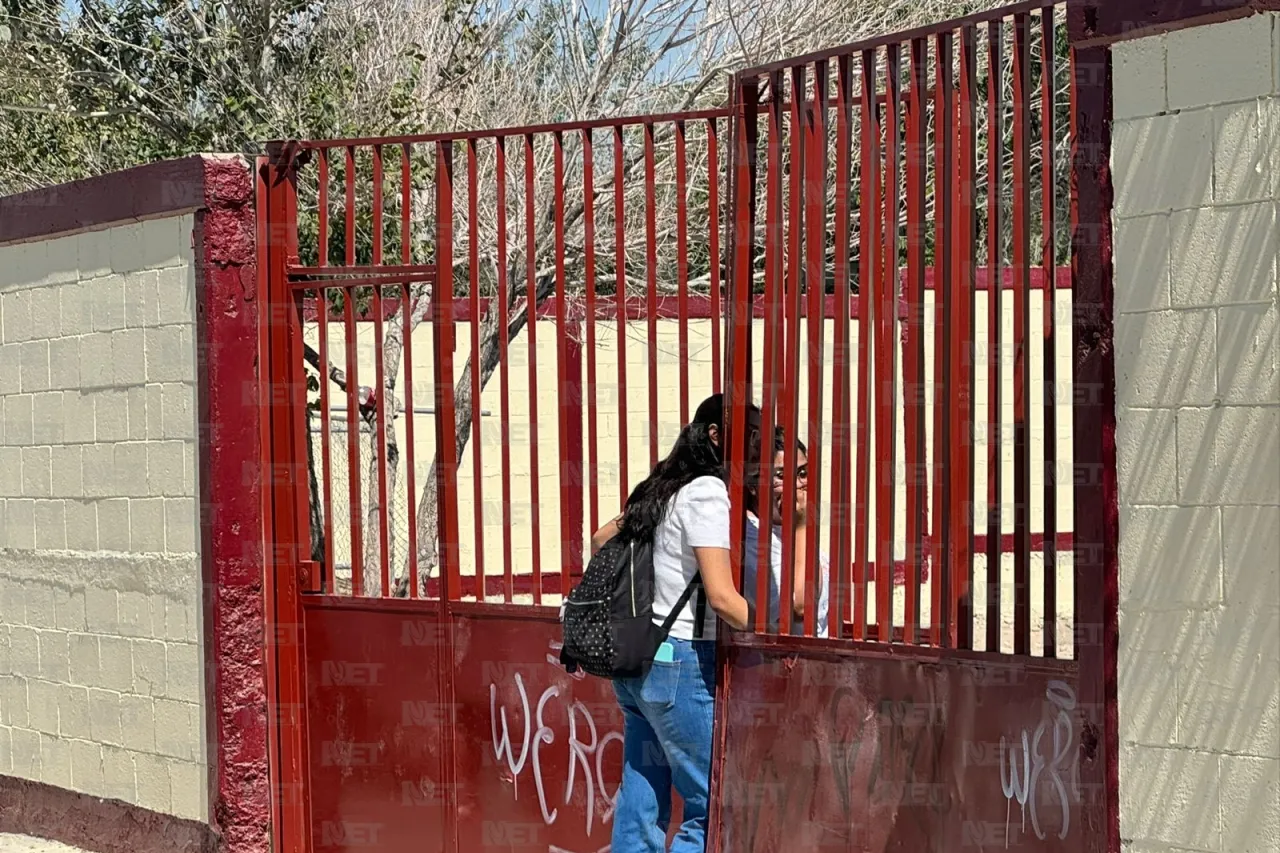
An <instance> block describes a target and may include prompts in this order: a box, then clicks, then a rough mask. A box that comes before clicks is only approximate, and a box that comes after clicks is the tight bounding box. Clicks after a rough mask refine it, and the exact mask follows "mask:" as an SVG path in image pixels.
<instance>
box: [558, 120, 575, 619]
mask: <svg viewBox="0 0 1280 853" xmlns="http://www.w3.org/2000/svg"><path fill="white" fill-rule="evenodd" d="M551 145H552V169H553V175H552V177H553V180H554V183H553V185H552V192H553V193H554V197H553V201H552V206H553V208H554V210H555V216H554V219H555V247H554V249H555V258H556V261H555V263H556V403H557V405H556V412H557V416H556V423H557V426H558V429H557V431H556V432H557V434H558V438H559V450H560V454H559V457H560V458H559V463H560V464H559V466H558V475H559V481H560V594H561V595H562V596H565V597H568V595H569V591H570V589H571V588H572V586H571V581H570V578H569V568H570V564H571V563H573V562H574V557H573V551H574V548H573V545H572V543H573V541H574V539H575V538H579V537H580V536H581V530H579V537H575V536H574V535H573V520H572V513H571V512H570V511H569V507H570V504H571V502H572V500H573V495H572V488H573V486H572V482H571V481H572V479H573V474H574V472H573V471H571V470H570V466H569V409H570V394H571V392H572V391H573V390H574V389H571V388H570V387H569V353H568V351H567V349H566V343H565V342H566V340H567V339H568V333H569V329H568V326H567V317H566V316H565V310H566V308H567V307H568V306H567V305H566V294H565V268H564V258H565V246H564V136H563V134H561V133H560V132H559V131H557V132H555V133H553V134H551ZM579 556H580V555H579Z"/></svg>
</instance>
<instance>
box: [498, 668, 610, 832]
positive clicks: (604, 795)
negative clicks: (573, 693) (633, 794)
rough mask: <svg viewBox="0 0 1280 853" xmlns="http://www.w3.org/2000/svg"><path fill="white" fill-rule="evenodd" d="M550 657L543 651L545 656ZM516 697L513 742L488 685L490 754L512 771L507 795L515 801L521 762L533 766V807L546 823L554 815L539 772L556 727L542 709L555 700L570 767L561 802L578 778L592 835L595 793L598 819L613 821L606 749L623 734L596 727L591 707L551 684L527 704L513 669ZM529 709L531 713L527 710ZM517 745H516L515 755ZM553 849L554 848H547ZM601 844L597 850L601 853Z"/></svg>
mask: <svg viewBox="0 0 1280 853" xmlns="http://www.w3.org/2000/svg"><path fill="white" fill-rule="evenodd" d="M550 657H551V656H550V655H548V658H550ZM511 686H514V688H515V693H516V694H517V695H518V696H519V708H520V712H521V713H522V714H523V716H524V737H523V739H519V740H518V742H513V740H512V736H511V732H512V729H511V727H510V726H509V725H508V721H507V709H506V707H505V706H504V707H501V708H500V707H499V706H498V688H499V685H498V684H497V683H491V684H490V685H489V728H490V732H491V733H492V736H493V754H494V757H495V758H496V759H498V760H499V761H502V760H505V762H506V765H507V768H508V769H509V770H510V772H511V779H512V795H513V796H514V797H515V798H517V799H519V787H518V783H519V779H520V775H521V773H522V772H523V770H524V767H525V764H526V762H527V763H528V764H529V765H530V766H531V767H532V771H533V785H534V788H535V790H536V791H537V794H538V807H539V809H540V811H541V814H542V820H543V822H544V823H545V824H547V825H548V826H550V825H551V824H553V823H555V822H556V819H557V818H558V817H559V809H558V808H557V807H555V806H553V805H552V804H551V803H549V802H548V799H547V787H546V783H545V781H544V779H543V775H542V769H543V768H542V748H543V747H544V746H551V745H552V744H554V743H556V739H557V738H556V732H555V730H554V729H553V728H552V727H551V726H549V725H547V722H546V716H547V714H546V712H547V707H548V704H549V703H550V702H552V700H558V701H559V702H560V703H561V704H562V705H563V707H564V710H565V715H566V719H567V721H568V731H567V733H566V740H565V743H566V749H567V753H568V759H569V761H568V765H569V770H568V774H567V779H566V780H565V787H564V798H563V800H562V802H561V803H560V805H568V804H569V803H570V802H572V801H573V797H574V792H575V791H576V790H577V785H578V780H579V776H580V777H581V780H582V781H581V784H582V786H583V791H584V793H585V797H586V804H585V805H586V808H585V811H586V815H585V823H586V834H587V836H588V837H589V836H590V835H591V831H592V828H593V827H594V826H595V819H596V798H597V796H598V797H599V800H600V804H601V811H602V815H603V819H604V821H605V822H606V823H609V822H611V821H612V819H613V811H614V802H615V800H616V799H617V794H618V788H619V787H621V785H622V782H621V780H619V781H618V783H617V784H616V785H615V786H614V787H613V790H612V791H610V790H609V789H608V787H606V784H605V779H604V754H605V749H606V748H607V747H608V746H609V745H610V744H612V743H617V744H619V745H621V743H622V733H621V732H618V731H610V732H604V733H603V734H602V733H601V732H600V731H599V730H598V729H597V728H596V722H595V719H594V718H593V717H592V716H591V709H590V708H588V707H587V706H586V705H585V704H584V703H582V702H580V701H572V702H570V701H569V698H568V697H565V696H561V688H560V687H558V686H557V685H554V684H553V685H551V686H549V687H547V688H546V689H545V690H543V691H542V693H541V695H540V696H539V697H538V701H537V703H536V704H535V705H533V707H532V708H531V707H530V702H529V694H528V691H527V690H526V688H525V684H524V679H523V678H522V677H521V676H520V674H519V673H515V675H514V677H513V679H512V685H511ZM531 710H532V713H530V711H531ZM517 747H518V749H519V751H518V755H517ZM552 849H553V850H557V849H559V848H555V847H553V848H552ZM607 850H608V848H607V847H606V848H603V849H602V851H598V853H605V851H607Z"/></svg>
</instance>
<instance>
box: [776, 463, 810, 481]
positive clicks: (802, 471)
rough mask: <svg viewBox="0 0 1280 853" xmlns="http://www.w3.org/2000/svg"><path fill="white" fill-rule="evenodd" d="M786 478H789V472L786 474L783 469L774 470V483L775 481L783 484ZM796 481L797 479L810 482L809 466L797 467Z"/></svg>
mask: <svg viewBox="0 0 1280 853" xmlns="http://www.w3.org/2000/svg"><path fill="white" fill-rule="evenodd" d="M786 478H787V472H786V471H784V470H783V469H781V468H774V469H773V479H774V481H775V482H778V483H781V482H782V481H783V480H785V479H786ZM796 479H797V480H804V481H805V482H808V480H809V466H808V465H799V466H797V467H796Z"/></svg>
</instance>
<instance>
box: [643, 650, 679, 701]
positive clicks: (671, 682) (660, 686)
mask: <svg viewBox="0 0 1280 853" xmlns="http://www.w3.org/2000/svg"><path fill="white" fill-rule="evenodd" d="M679 692H680V660H679V659H678V658H677V659H676V660H674V661H654V662H653V664H652V665H651V666H650V667H649V672H648V674H647V675H645V677H644V683H643V684H642V685H641V686H640V701H641V702H643V703H644V704H645V705H648V706H649V707H651V708H656V709H660V710H664V711H666V710H670V709H671V708H673V707H674V706H675V704H676V696H677V695H678V694H679Z"/></svg>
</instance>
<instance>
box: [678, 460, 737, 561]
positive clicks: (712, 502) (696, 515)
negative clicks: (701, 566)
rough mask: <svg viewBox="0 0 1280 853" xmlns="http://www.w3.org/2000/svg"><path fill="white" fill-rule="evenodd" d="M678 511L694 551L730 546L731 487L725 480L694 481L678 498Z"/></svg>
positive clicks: (681, 523)
mask: <svg viewBox="0 0 1280 853" xmlns="http://www.w3.org/2000/svg"><path fill="white" fill-rule="evenodd" d="M675 511H676V517H677V518H678V519H679V521H680V526H681V528H682V529H683V530H684V535H685V541H686V542H687V543H688V545H689V547H690V548H728V547H729V487H728V486H726V485H725V484H724V481H723V480H721V479H719V478H718V477H699V478H698V479H696V480H694V481H693V482H692V483H690V484H689V485H687V486H685V487H684V488H683V489H681V490H680V494H678V495H677V496H676V506H675Z"/></svg>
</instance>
